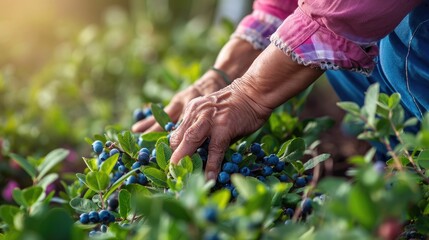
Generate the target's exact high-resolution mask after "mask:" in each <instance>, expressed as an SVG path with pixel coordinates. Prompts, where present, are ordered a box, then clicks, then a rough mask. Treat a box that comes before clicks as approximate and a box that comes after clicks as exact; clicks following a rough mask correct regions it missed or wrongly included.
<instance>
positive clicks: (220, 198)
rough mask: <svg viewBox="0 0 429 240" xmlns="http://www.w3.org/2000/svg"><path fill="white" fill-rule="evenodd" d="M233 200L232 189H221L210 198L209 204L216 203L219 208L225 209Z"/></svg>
mask: <svg viewBox="0 0 429 240" xmlns="http://www.w3.org/2000/svg"><path fill="white" fill-rule="evenodd" d="M230 200H231V191H230V190H228V189H221V190H219V191H216V192H214V193H213V194H212V195H211V196H210V199H209V205H215V206H217V207H218V208H219V209H225V208H226V207H227V206H228V203H229V201H230Z"/></svg>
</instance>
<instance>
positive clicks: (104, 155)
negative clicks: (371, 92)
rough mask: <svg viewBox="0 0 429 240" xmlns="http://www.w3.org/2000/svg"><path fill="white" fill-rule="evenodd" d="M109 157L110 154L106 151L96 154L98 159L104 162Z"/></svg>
mask: <svg viewBox="0 0 429 240" xmlns="http://www.w3.org/2000/svg"><path fill="white" fill-rule="evenodd" d="M109 157H110V155H109V154H108V153H107V152H105V151H103V152H102V153H100V155H98V160H100V161H101V162H104V161H106V159H108V158H109Z"/></svg>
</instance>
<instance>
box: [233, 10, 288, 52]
mask: <svg viewBox="0 0 429 240" xmlns="http://www.w3.org/2000/svg"><path fill="white" fill-rule="evenodd" d="M281 23H282V20H281V19H280V18H277V17H275V16H273V15H271V14H268V13H265V12H263V11H259V10H256V11H253V12H252V14H250V15H248V16H246V17H245V18H244V19H243V20H242V21H241V22H240V24H239V25H238V27H237V29H236V30H235V32H234V33H233V34H232V36H231V37H232V38H233V37H238V38H241V39H243V40H246V41H248V42H249V43H250V44H252V45H253V47H254V48H255V49H261V50H262V49H265V48H266V47H267V46H268V45H269V44H270V36H271V34H273V33H274V32H275V31H276V29H277V28H278V27H279V26H280V24H281Z"/></svg>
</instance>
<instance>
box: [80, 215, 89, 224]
mask: <svg viewBox="0 0 429 240" xmlns="http://www.w3.org/2000/svg"><path fill="white" fill-rule="evenodd" d="M79 222H80V223H82V224H87V223H89V215H88V213H82V214H81V215H80V217H79Z"/></svg>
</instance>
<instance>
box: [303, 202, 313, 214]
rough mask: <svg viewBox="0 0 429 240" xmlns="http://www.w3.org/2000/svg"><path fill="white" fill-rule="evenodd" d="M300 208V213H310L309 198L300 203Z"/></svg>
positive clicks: (310, 203) (310, 204)
mask: <svg viewBox="0 0 429 240" xmlns="http://www.w3.org/2000/svg"><path fill="white" fill-rule="evenodd" d="M301 208H302V213H303V214H307V213H310V212H311V209H312V208H313V207H312V200H311V199H310V198H305V199H304V200H303V201H302V202H301Z"/></svg>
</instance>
